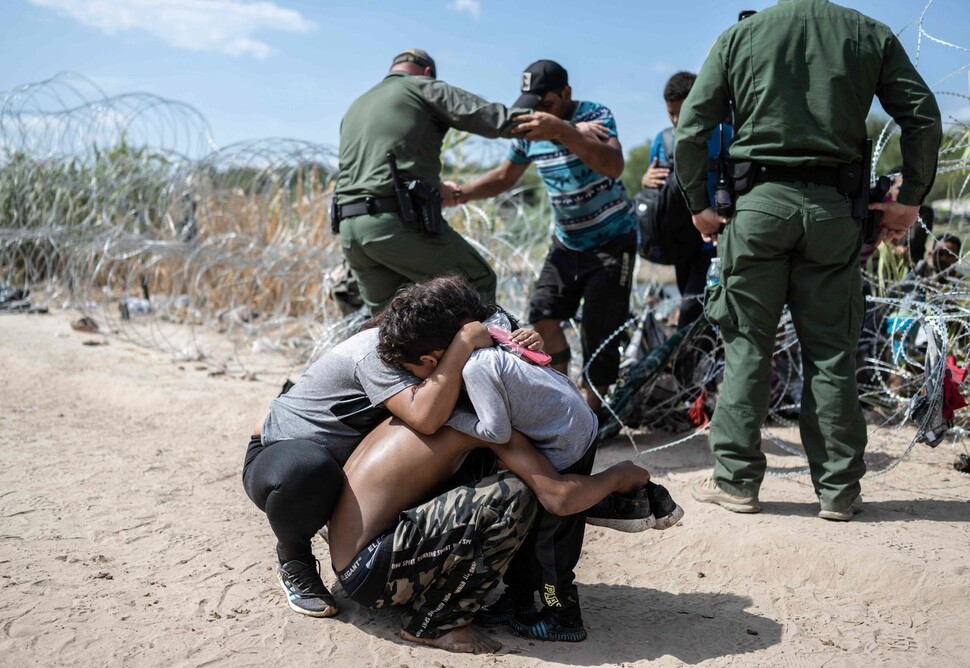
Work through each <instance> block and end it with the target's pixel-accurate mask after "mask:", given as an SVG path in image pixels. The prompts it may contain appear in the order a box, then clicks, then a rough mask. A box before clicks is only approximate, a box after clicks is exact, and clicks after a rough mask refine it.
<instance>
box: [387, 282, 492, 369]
mask: <svg viewBox="0 0 970 668" xmlns="http://www.w3.org/2000/svg"><path fill="white" fill-rule="evenodd" d="M496 308H497V307H495V306H494V305H486V304H484V303H483V302H482V298H481V296H480V295H479V294H478V293H477V292H476V291H475V288H473V287H472V286H471V284H470V283H469V282H468V280H467V279H466V278H464V277H463V276H442V277H440V278H433V279H431V280H430V281H427V282H425V283H418V284H413V285H405V286H404V287H402V288H401V289H399V290H398V291H397V294H395V295H394V298H393V299H391V301H390V303H389V304H388V305H387V306H386V307H385V308H384V310H383V311H381V312H380V313H379V314H378V315H377V316H376V317H375V318H374V321H375V324H377V326H378V327H380V336H379V340H378V344H377V354H378V355H379V356H380V358H381V359H382V360H384V361H385V362H387V363H388V364H402V363H408V364H420V363H421V356H422V355H427V354H428V353H430V352H431V351H433V350H442V349H444V348H447V347H448V345H449V344H450V343H451V340H452V339H453V338H454V337H455V334H457V333H458V330H460V329H461V327H462V325H463V324H464V323H465V322H468V321H472V320H486V319H487V318H488V317H489V316H490V315H492V314H493V313H495V311H496Z"/></svg>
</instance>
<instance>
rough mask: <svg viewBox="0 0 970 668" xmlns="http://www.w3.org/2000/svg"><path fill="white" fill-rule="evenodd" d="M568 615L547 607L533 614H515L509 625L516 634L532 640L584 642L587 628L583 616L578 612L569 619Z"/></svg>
mask: <svg viewBox="0 0 970 668" xmlns="http://www.w3.org/2000/svg"><path fill="white" fill-rule="evenodd" d="M568 616H569V615H564V614H562V613H557V612H553V610H552V608H548V607H545V608H543V609H542V610H539V611H538V612H534V613H532V614H528V615H525V614H523V615H514V616H513V617H512V618H511V619H510V620H509V626H511V627H512V632H513V633H515V635H517V636H521V637H523V638H529V639H530V640H551V641H554V642H583V641H584V640H586V628H585V627H584V626H583V621H582V618H581V617H580V616H579V615H578V614H576V615H573V616H574V617H575V619H567V617H568Z"/></svg>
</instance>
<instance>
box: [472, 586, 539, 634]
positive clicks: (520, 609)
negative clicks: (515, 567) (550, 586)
mask: <svg viewBox="0 0 970 668" xmlns="http://www.w3.org/2000/svg"><path fill="white" fill-rule="evenodd" d="M535 612H536V602H535V596H534V594H533V593H532V592H529V595H528V598H526V597H525V596H524V595H518V596H517V595H514V594H510V593H509V590H508V589H506V590H505V591H503V592H502V594H501V595H500V596H499V597H498V598H497V599H495V602H494V603H491V604H490V605H483V606H482V607H481V608H479V610H478V612H477V613H476V614H475V623H476V624H478V625H479V626H501V625H503V624H508V623H509V622H510V621H511V620H512V617H513V615H532V614H535Z"/></svg>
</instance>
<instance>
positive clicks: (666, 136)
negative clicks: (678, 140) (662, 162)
mask: <svg viewBox="0 0 970 668" xmlns="http://www.w3.org/2000/svg"><path fill="white" fill-rule="evenodd" d="M663 144H664V157H665V158H666V159H667V162H673V161H674V128H673V127H669V128H667V129H666V130H664V131H663Z"/></svg>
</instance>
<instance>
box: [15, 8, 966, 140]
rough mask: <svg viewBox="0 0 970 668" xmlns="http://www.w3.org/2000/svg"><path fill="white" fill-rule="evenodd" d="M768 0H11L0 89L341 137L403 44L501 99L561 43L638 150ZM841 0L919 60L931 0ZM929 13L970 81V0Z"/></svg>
mask: <svg viewBox="0 0 970 668" xmlns="http://www.w3.org/2000/svg"><path fill="white" fill-rule="evenodd" d="M771 4H774V3H773V2H770V1H766V0H745V1H742V2H740V3H737V2H725V1H724V0H719V1H717V2H713V1H706V0H704V1H699V0H679V1H675V2H669V3H661V2H653V1H644V0H638V1H635V2H634V1H627V0H614V1H612V2H599V3H577V2H567V1H565V0H556V1H553V0H519V1H517V2H513V1H511V0H413V1H412V2H409V3H405V2H389V1H386V0H384V1H380V0H356V1H354V0H345V1H336V0H320V1H318V2H311V1H309V0H263V1H261V2H251V1H249V0H2V3H0V89H9V88H11V87H14V86H17V85H20V84H24V83H28V82H34V81H40V80H43V79H46V78H48V77H50V76H52V75H54V74H56V73H58V72H61V71H64V70H72V71H75V72H78V73H81V74H83V75H85V76H87V77H89V78H91V79H92V80H94V81H95V82H96V83H98V84H99V85H100V86H101V87H102V88H104V89H105V90H106V91H107V92H108V93H110V94H116V93H126V92H134V91H146V92H150V93H154V94H156V95H160V96H163V97H166V98H171V99H175V100H179V101H182V102H185V103H188V104H190V105H192V106H194V107H196V108H197V109H198V110H199V111H200V112H201V113H202V114H203V115H204V116H205V117H206V118H207V119H208V121H209V123H210V125H211V127H212V131H213V135H214V138H215V140H216V142H217V144H218V145H220V146H226V145H228V144H230V143H233V142H236V141H240V140H245V139H257V138H266V137H292V138H296V139H302V140H309V141H313V142H319V143H324V144H328V145H334V146H335V145H336V143H337V139H338V126H339V123H340V118H341V116H342V114H343V112H344V110H345V109H346V108H347V106H348V105H349V104H350V102H351V101H352V100H353V99H354V97H356V96H357V95H359V94H360V93H362V92H364V91H365V90H367V89H368V88H369V87H370V86H371V85H373V84H374V83H375V82H377V81H378V80H379V79H380V78H381V77H382V75H383V73H384V72H385V71H386V69H387V67H388V64H389V62H390V60H391V58H392V56H394V54H396V53H398V52H400V51H402V50H403V49H406V48H410V47H418V48H424V49H426V50H427V51H429V52H430V53H431V54H432V56H434V58H435V59H436V61H437V64H438V73H439V76H440V77H441V78H442V79H444V80H446V81H448V82H449V83H452V84H454V85H457V86H461V87H463V88H467V89H468V90H470V91H472V92H474V93H476V94H478V95H481V96H482V97H485V98H488V99H491V100H496V101H500V102H505V103H510V102H511V101H512V100H514V99H515V97H516V94H517V85H518V82H519V77H520V73H521V71H522V69H523V68H524V67H525V66H526V65H528V64H529V63H530V62H532V61H534V60H537V59H539V58H550V59H553V60H557V61H559V62H560V63H561V64H563V66H565V67H566V68H567V70H568V71H569V75H570V82H571V83H572V86H573V90H574V96H575V97H577V98H579V99H588V100H595V101H597V102H601V103H603V104H606V105H607V106H608V107H610V108H611V109H612V110H613V112H614V115H615V116H616V119H617V123H618V128H619V133H620V140H621V142H622V143H623V144H624V146H625V147H626V148H628V149H629V148H631V147H633V146H635V145H638V144H642V143H644V142H646V141H648V139H649V138H650V137H652V136H653V135H654V134H655V133H656V132H657V131H659V130H660V129H662V128H663V127H665V126H666V125H668V123H667V119H666V114H665V113H664V108H663V101H662V98H661V91H662V88H663V85H664V82H665V81H666V79H667V77H669V76H670V75H671V74H672V73H673V72H675V71H677V70H680V69H688V70H694V71H696V70H697V69H698V68H699V67H700V65H701V63H702V62H703V60H704V57H705V55H706V53H707V50H708V48H709V47H710V45H711V43H712V42H713V40H714V38H715V37H716V36H717V34H718V33H719V32H720V31H722V30H723V29H725V28H726V27H728V26H729V25H731V24H732V23H733V22H734V21H735V20H736V17H737V12H738V10H739V9H763V8H765V7H767V6H770V5H771ZM841 4H844V5H847V6H850V7H854V8H856V9H859V10H860V11H862V12H864V13H866V14H868V15H870V16H873V17H875V18H877V19H879V20H881V21H883V22H885V23H887V24H888V25H889V26H890V27H892V28H893V29H894V30H897V31H898V30H900V29H902V34H901V39H902V40H903V43H904V45H905V46H906V49H907V51H908V52H909V54H910V57H911V58H913V59H914V60H915V57H916V44H917V36H918V31H917V27H916V22H917V20H918V19H919V17H920V14H921V13H922V12H923V10H924V8H925V7H926V6H927V0H878V1H877V0H843V2H842V3H841ZM924 27H925V29H926V31H927V32H928V33H929V34H930V35H932V36H933V37H935V38H937V39H939V40H943V41H945V42H950V43H954V44H957V45H959V46H960V47H962V48H961V49H954V48H948V47H944V46H942V45H940V44H937V43H933V42H931V41H930V40H928V39H927V38H925V37H924V39H923V44H922V48H921V53H920V61H919V67H920V70H921V72H922V73H923V76H924V78H925V79H926V80H927V81H928V82H929V83H930V84H931V85H933V86H934V87H935V89H936V90H941V91H952V92H956V93H960V94H962V95H967V93H968V70H967V67H968V65H970V52H968V51H967V48H968V47H970V2H968V1H967V0H934V1H933V2H932V3H931V4H930V6H929V8H928V10H927V11H926V15H925V24H924ZM961 68H962V71H959V72H958V73H957V74H956V75H955V76H952V77H950V78H949V79H945V78H946V77H947V76H948V75H950V74H951V73H953V72H955V71H957V70H960V69H961ZM941 80H942V83H939V84H938V82H941ZM937 84H938V85H937ZM940 102H941V106H942V107H943V108H944V112H945V115H949V116H951V117H957V118H960V119H962V120H970V103H968V102H967V100H966V99H965V98H959V97H953V96H941V97H940Z"/></svg>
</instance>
